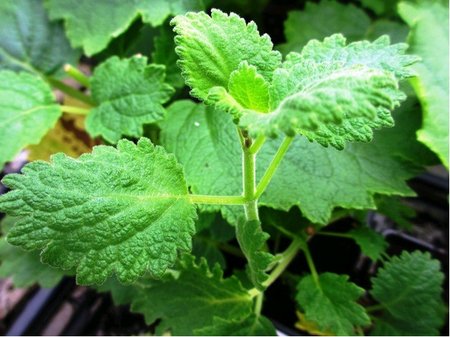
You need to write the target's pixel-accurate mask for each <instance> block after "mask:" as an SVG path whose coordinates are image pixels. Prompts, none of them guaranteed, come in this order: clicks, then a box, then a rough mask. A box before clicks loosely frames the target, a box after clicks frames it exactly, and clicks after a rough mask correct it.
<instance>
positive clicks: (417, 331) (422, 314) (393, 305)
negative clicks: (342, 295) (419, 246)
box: [371, 251, 446, 335]
mask: <svg viewBox="0 0 450 337" xmlns="http://www.w3.org/2000/svg"><path fill="white" fill-rule="evenodd" d="M443 281H444V275H443V274H442V272H441V271H440V263H439V261H437V260H433V259H432V258H431V256H430V254H429V253H422V252H419V251H416V252H413V253H408V252H406V251H404V252H403V253H402V254H401V255H400V256H395V257H393V258H392V259H391V260H390V261H389V262H387V263H385V265H384V266H383V268H382V269H380V270H379V271H378V275H377V276H376V277H375V278H372V284H373V288H372V290H371V294H372V296H373V297H374V298H375V299H376V300H377V301H378V302H380V304H381V306H382V307H383V308H384V309H383V312H382V316H381V317H379V318H377V320H376V324H375V329H374V330H373V331H372V333H373V334H375V335H382V334H386V333H389V334H391V333H392V334H395V335H439V329H440V328H441V327H442V325H443V324H444V322H445V316H446V309H445V306H444V304H443V301H442V297H441V296H442V284H443Z"/></svg>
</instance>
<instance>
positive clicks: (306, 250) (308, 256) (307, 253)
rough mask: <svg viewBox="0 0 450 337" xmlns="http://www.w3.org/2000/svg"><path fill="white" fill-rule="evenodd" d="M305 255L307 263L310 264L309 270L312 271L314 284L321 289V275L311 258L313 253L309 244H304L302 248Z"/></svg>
mask: <svg viewBox="0 0 450 337" xmlns="http://www.w3.org/2000/svg"><path fill="white" fill-rule="evenodd" d="M301 248H302V250H303V253H304V254H305V257H306V262H307V263H308V267H309V270H310V271H311V275H312V277H313V280H314V283H315V284H316V285H317V287H318V288H319V289H320V288H321V287H320V282H319V274H318V273H317V269H316V266H315V265H314V261H313V259H312V256H311V252H310V251H309V248H308V244H306V243H305V244H304V245H303V246H302V247H301Z"/></svg>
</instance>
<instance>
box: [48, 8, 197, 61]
mask: <svg viewBox="0 0 450 337" xmlns="http://www.w3.org/2000/svg"><path fill="white" fill-rule="evenodd" d="M46 5H47V8H48V10H49V14H50V18H51V19H52V20H56V19H58V20H60V19H62V20H64V21H65V28H66V32H67V37H68V38H69V40H70V42H71V43H72V45H73V46H74V47H83V49H84V52H85V54H86V55H87V56H92V55H94V54H96V53H98V52H100V51H102V50H103V49H105V48H106V46H107V45H108V43H109V42H110V41H111V40H112V38H115V37H117V36H119V35H120V34H122V33H123V32H125V31H126V30H127V28H128V27H129V26H130V25H131V23H132V22H133V21H134V20H135V19H136V18H137V17H141V18H142V21H143V22H144V23H150V24H151V25H152V26H159V25H161V24H162V23H163V22H164V20H165V19H166V18H167V17H168V16H170V15H177V14H184V13H186V12H187V11H189V10H203V9H205V8H204V7H205V6H204V4H203V1H202V0H190V1H186V0H172V1H167V0H140V1H136V0H133V1H122V0H96V1H91V0H47V2H46ZM105 13H107V14H105Z"/></svg>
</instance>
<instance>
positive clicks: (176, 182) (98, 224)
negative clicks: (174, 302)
mask: <svg viewBox="0 0 450 337" xmlns="http://www.w3.org/2000/svg"><path fill="white" fill-rule="evenodd" d="M3 183H4V184H5V185H6V186H8V187H10V188H11V189H12V191H11V192H9V193H7V194H5V195H2V196H1V197H0V210H2V211H4V212H6V213H8V214H11V215H14V216H19V217H20V218H21V219H20V220H19V221H18V222H17V224H16V225H15V226H14V227H13V228H12V230H11V231H10V232H9V234H8V241H9V242H10V243H12V244H14V245H18V246H21V247H23V248H25V249H27V250H32V249H39V250H42V254H41V258H42V261H43V262H44V263H48V264H50V265H52V266H55V267H60V268H62V269H71V268H75V267H76V274H77V281H78V282H79V283H80V284H95V283H102V282H104V281H105V279H106V278H107V277H108V276H109V275H110V274H111V273H113V272H115V273H116V274H117V276H118V278H119V280H120V281H122V282H133V281H135V280H136V279H137V278H138V277H139V276H141V275H142V274H143V273H144V272H145V271H146V270H147V269H148V270H149V271H150V272H151V273H152V274H153V275H154V276H155V277H160V276H162V275H163V273H164V272H165V270H166V269H167V268H168V267H170V266H171V265H172V264H173V263H174V262H175V260H176V258H177V251H178V250H184V251H186V250H190V248H191V236H192V235H193V233H194V222H193V219H194V218H195V217H196V212H195V208H194V206H193V205H192V204H191V203H190V202H189V201H188V200H187V195H188V191H187V188H186V183H185V181H184V176H183V171H182V168H181V166H180V165H179V164H178V163H177V162H176V161H175V158H174V157H173V156H171V155H168V154H167V153H166V152H165V151H164V150H163V149H162V148H161V147H154V146H153V145H152V144H151V143H150V141H149V140H148V139H146V138H142V139H141V140H140V141H139V142H138V144H137V145H134V144H133V143H131V142H129V141H127V140H122V141H120V142H119V143H118V145H117V149H115V148H113V147H110V146H97V147H94V149H93V152H92V154H85V155H82V156H81V157H80V158H78V159H72V158H70V157H67V156H65V155H64V154H57V155H55V156H53V157H52V161H51V163H47V162H42V161H35V162H32V163H29V164H28V165H26V166H25V168H24V169H23V174H11V175H8V176H6V177H5V178H4V179H3Z"/></svg>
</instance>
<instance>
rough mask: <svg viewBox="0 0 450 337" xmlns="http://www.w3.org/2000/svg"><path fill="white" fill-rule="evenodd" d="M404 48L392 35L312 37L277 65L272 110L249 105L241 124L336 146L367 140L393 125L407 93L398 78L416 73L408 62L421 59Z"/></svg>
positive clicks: (270, 133)
mask: <svg viewBox="0 0 450 337" xmlns="http://www.w3.org/2000/svg"><path fill="white" fill-rule="evenodd" d="M405 49H406V45H405V44H395V45H390V42H389V38H388V37H387V36H384V37H381V38H379V39H377V40H376V41H374V42H372V43H371V42H368V41H362V42H354V43H351V44H349V45H347V44H346V40H345V38H344V37H343V36H342V35H340V34H336V35H332V36H331V37H329V38H326V39H325V40H324V41H323V42H319V41H317V40H313V41H311V42H310V43H308V44H307V45H306V46H305V48H303V50H302V52H301V53H300V54H299V53H295V52H292V53H290V54H289V55H288V56H287V57H286V60H285V62H284V63H283V65H282V67H281V68H280V69H277V70H276V71H275V73H274V76H273V81H272V85H271V91H270V99H271V112H270V113H267V114H261V113H257V112H254V111H249V112H248V113H246V114H244V115H243V117H242V118H241V120H240V124H241V126H243V127H245V128H247V129H248V130H249V131H250V133H251V134H253V135H259V134H265V135H268V136H271V137H274V136H277V135H279V134H280V133H285V134H286V135H288V136H294V135H295V134H297V133H300V134H303V135H304V136H306V137H307V138H308V139H310V140H311V141H313V140H314V141H317V142H318V143H320V144H321V145H323V146H328V145H331V146H333V147H336V148H337V149H342V148H343V147H344V145H345V143H346V142H348V141H362V142H368V141H370V140H371V139H372V136H373V131H372V129H379V128H382V127H386V126H393V119H392V116H391V114H390V113H391V111H392V110H393V109H394V108H395V107H397V106H398V105H399V104H400V101H402V100H403V99H404V98H405V96H404V94H403V93H402V92H401V91H400V90H399V89H398V80H399V79H403V78H406V77H410V76H411V75H412V73H411V72H410V70H408V68H407V67H408V66H409V65H410V64H412V63H413V62H415V61H416V60H417V58H416V57H413V56H409V55H404V51H405Z"/></svg>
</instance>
